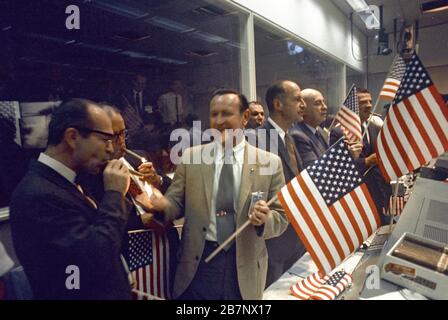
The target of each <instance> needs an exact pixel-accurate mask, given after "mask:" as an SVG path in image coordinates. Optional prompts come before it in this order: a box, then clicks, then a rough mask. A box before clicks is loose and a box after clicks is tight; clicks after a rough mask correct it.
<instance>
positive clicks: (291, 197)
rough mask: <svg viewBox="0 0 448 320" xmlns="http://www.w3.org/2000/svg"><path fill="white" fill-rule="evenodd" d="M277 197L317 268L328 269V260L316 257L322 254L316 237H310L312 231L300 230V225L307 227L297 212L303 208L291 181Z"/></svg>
mask: <svg viewBox="0 0 448 320" xmlns="http://www.w3.org/2000/svg"><path fill="white" fill-rule="evenodd" d="M293 180H295V179H293ZM278 198H279V200H280V203H281V204H282V207H283V208H284V210H285V212H286V215H287V216H288V219H289V222H290V223H291V224H292V226H293V228H294V230H295V231H296V233H297V234H298V235H299V237H300V240H302V242H303V245H304V246H305V248H306V249H307V251H308V252H309V254H310V255H311V257H312V258H313V260H314V263H315V264H316V266H317V268H318V269H319V270H328V269H329V266H330V264H329V263H328V261H326V260H324V261H323V262H321V260H320V259H317V257H318V256H323V253H322V251H321V250H320V246H319V245H318V243H317V241H316V239H314V237H312V233H311V232H310V231H309V230H306V231H307V232H306V234H305V231H304V230H302V228H301V227H300V226H303V227H304V228H306V227H307V226H306V224H305V221H304V220H303V219H302V217H301V216H300V213H299V212H298V211H299V210H300V209H301V211H302V212H303V211H305V210H304V208H303V206H302V204H301V203H300V201H298V198H297V195H296V194H295V191H294V190H293V187H292V185H291V183H289V184H288V185H287V187H286V189H285V188H283V189H282V190H281V192H280V193H279V195H278ZM299 208H300V209H299ZM306 229H307V228H306ZM316 251H318V252H316Z"/></svg>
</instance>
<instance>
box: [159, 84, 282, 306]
mask: <svg viewBox="0 0 448 320" xmlns="http://www.w3.org/2000/svg"><path fill="white" fill-rule="evenodd" d="M247 104H248V103H247V99H246V98H245V97H244V96H243V95H241V94H239V93H238V92H234V91H231V90H220V91H217V92H215V93H214V95H213V97H212V99H211V102H210V124H211V127H212V129H216V130H214V131H213V130H212V131H213V132H211V133H212V135H213V136H214V137H215V141H214V142H212V143H210V144H206V145H201V146H196V147H193V148H190V149H187V150H186V152H184V155H183V157H182V163H181V164H179V165H178V167H177V170H176V174H175V176H174V179H173V182H172V184H171V186H170V188H169V189H168V191H167V193H166V194H165V197H162V196H160V195H159V196H158V197H157V198H156V197H153V198H152V202H153V205H154V207H155V208H156V209H158V210H160V211H162V210H163V211H164V217H165V219H167V220H169V219H177V218H180V217H185V224H184V228H183V232H182V239H181V246H180V248H181V249H180V252H179V260H178V261H179V263H178V266H177V272H176V277H175V283H174V293H173V294H174V297H176V298H179V299H187V300H190V299H195V300H196V299H198V300H204V299H214V300H222V299H229V300H230V299H233V300H235V299H261V298H262V294H263V290H264V287H265V282H266V272H267V260H268V256H267V250H266V245H265V239H269V238H272V237H276V236H279V235H280V234H281V233H282V232H284V230H285V229H286V227H287V225H288V221H287V218H286V216H285V213H284V211H283V209H282V208H281V206H280V203H279V201H278V200H276V201H274V202H273V203H272V204H271V205H270V206H269V207H268V206H267V203H266V201H258V202H256V204H255V205H254V206H253V207H252V208H251V199H252V197H251V196H252V192H256V191H263V192H266V198H267V200H269V199H271V198H273V197H274V196H275V195H276V194H277V192H278V191H279V190H280V188H281V187H283V186H284V184H285V182H284V178H283V172H282V166H281V162H280V159H279V158H278V157H277V156H276V155H274V154H271V153H268V152H265V151H263V150H261V149H257V148H255V147H253V146H251V145H249V144H248V143H247V142H246V141H245V139H244V135H243V133H242V130H243V128H244V127H243V112H244V110H245V109H246V108H247ZM232 132H233V134H232ZM235 133H236V134H235ZM229 155H230V157H228V156H229ZM230 159H231V160H230ZM229 163H230V164H231V166H228V164H229ZM228 170H230V171H228ZM224 172H225V173H224ZM226 185H227V187H225V186H226ZM225 202H227V204H225ZM248 219H249V220H250V223H251V224H250V225H249V226H248V227H247V228H246V229H245V230H244V231H243V232H242V233H241V234H239V235H238V236H237V238H236V240H235V241H233V242H232V243H231V245H229V246H227V247H226V248H225V249H224V250H223V251H221V252H220V253H219V254H218V255H217V256H216V257H214V258H213V259H212V260H211V261H209V262H208V263H206V262H205V261H204V260H205V259H206V258H207V257H208V256H209V254H210V253H211V252H213V250H215V249H216V248H217V247H218V245H219V243H222V242H223V240H225V239H226V238H227V237H228V235H229V234H231V233H232V232H233V231H235V229H236V228H238V227H240V226H241V225H243V224H244V223H245V222H246V221H247V220H248Z"/></svg>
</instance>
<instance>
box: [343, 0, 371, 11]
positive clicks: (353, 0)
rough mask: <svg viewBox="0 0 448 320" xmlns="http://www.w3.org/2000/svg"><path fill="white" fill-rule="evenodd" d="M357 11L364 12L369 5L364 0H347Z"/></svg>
mask: <svg viewBox="0 0 448 320" xmlns="http://www.w3.org/2000/svg"><path fill="white" fill-rule="evenodd" d="M345 1H347V3H348V4H349V5H350V7H352V9H353V10H355V12H363V11H367V10H369V6H368V5H367V3H366V2H365V1H364V0H345Z"/></svg>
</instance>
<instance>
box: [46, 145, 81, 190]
mask: <svg viewBox="0 0 448 320" xmlns="http://www.w3.org/2000/svg"><path fill="white" fill-rule="evenodd" d="M37 161H38V162H40V163H43V164H44V165H46V166H48V167H50V168H51V169H53V170H54V171H56V172H57V173H59V174H60V175H61V176H63V177H64V178H65V179H67V180H68V181H70V183H71V184H73V185H74V186H76V184H75V178H76V172H75V171H73V170H72V169H70V168H69V167H67V166H66V165H65V164H63V163H61V162H59V161H58V160H55V159H53V158H52V157H50V156H48V155H46V154H45V153H43V152H41V154H40V155H39V158H38V159H37Z"/></svg>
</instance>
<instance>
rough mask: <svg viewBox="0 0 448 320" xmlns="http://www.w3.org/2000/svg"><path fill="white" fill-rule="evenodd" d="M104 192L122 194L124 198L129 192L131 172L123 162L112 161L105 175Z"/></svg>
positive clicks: (105, 170)
mask: <svg viewBox="0 0 448 320" xmlns="http://www.w3.org/2000/svg"><path fill="white" fill-rule="evenodd" d="M103 182H104V190H105V191H108V190H113V191H118V192H120V193H121V194H122V195H123V196H124V195H125V194H126V193H127V192H128V189H129V183H130V177H129V170H128V167H126V166H125V165H124V164H123V162H122V161H121V160H111V161H109V163H108V164H107V166H106V168H105V169H104V173H103Z"/></svg>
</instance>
